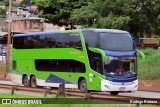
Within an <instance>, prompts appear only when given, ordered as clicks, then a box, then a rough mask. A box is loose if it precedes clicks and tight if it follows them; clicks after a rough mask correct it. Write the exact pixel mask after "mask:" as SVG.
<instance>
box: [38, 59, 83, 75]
mask: <svg viewBox="0 0 160 107" xmlns="http://www.w3.org/2000/svg"><path fill="white" fill-rule="evenodd" d="M35 68H36V70H37V71H51V72H80V73H84V72H85V71H86V68H85V64H84V63H82V62H79V61H76V60H62V59H60V60H52V59H36V60H35Z"/></svg>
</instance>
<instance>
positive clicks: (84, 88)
mask: <svg viewBox="0 0 160 107" xmlns="http://www.w3.org/2000/svg"><path fill="white" fill-rule="evenodd" d="M79 89H80V91H82V92H87V91H88V89H87V83H86V80H85V79H82V80H81V81H80V83H79Z"/></svg>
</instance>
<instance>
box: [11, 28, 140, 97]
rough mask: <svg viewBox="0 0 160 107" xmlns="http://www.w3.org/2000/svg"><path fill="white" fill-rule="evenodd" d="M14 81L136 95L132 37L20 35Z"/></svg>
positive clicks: (82, 32)
mask: <svg viewBox="0 0 160 107" xmlns="http://www.w3.org/2000/svg"><path fill="white" fill-rule="evenodd" d="M12 45H13V48H12V81H13V82H15V83H17V84H21V85H24V86H31V87H37V86H49V87H59V85H60V84H61V83H65V88H75V89H80V90H81V91H91V90H94V91H108V92H110V93H111V94H113V95H117V94H118V93H119V92H124V91H126V92H128V91H136V90H137V88H138V79H137V72H138V71H137V70H138V69H137V52H138V53H140V54H141V55H142V56H143V53H142V52H140V51H136V50H135V49H134V45H133V42H132V38H131V36H130V34H129V33H128V32H126V31H122V30H114V29H77V30H67V31H58V32H36V33H28V34H17V35H14V36H13V42H12Z"/></svg>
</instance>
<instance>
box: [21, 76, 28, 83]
mask: <svg viewBox="0 0 160 107" xmlns="http://www.w3.org/2000/svg"><path fill="white" fill-rule="evenodd" d="M25 76H27V74H23V75H22V84H24V77H25Z"/></svg>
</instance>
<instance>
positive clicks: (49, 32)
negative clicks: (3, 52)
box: [14, 28, 128, 37]
mask: <svg viewBox="0 0 160 107" xmlns="http://www.w3.org/2000/svg"><path fill="white" fill-rule="evenodd" d="M75 30H77V31H78V30H79V31H80V30H81V31H94V32H107V33H128V32H127V31H123V30H117V29H95V28H87V29H75ZM75 30H74V31H75ZM71 31H73V30H65V31H48V32H31V33H25V34H15V35H14V37H15V36H31V35H36V34H42V35H43V34H54V33H59V32H71Z"/></svg>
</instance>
